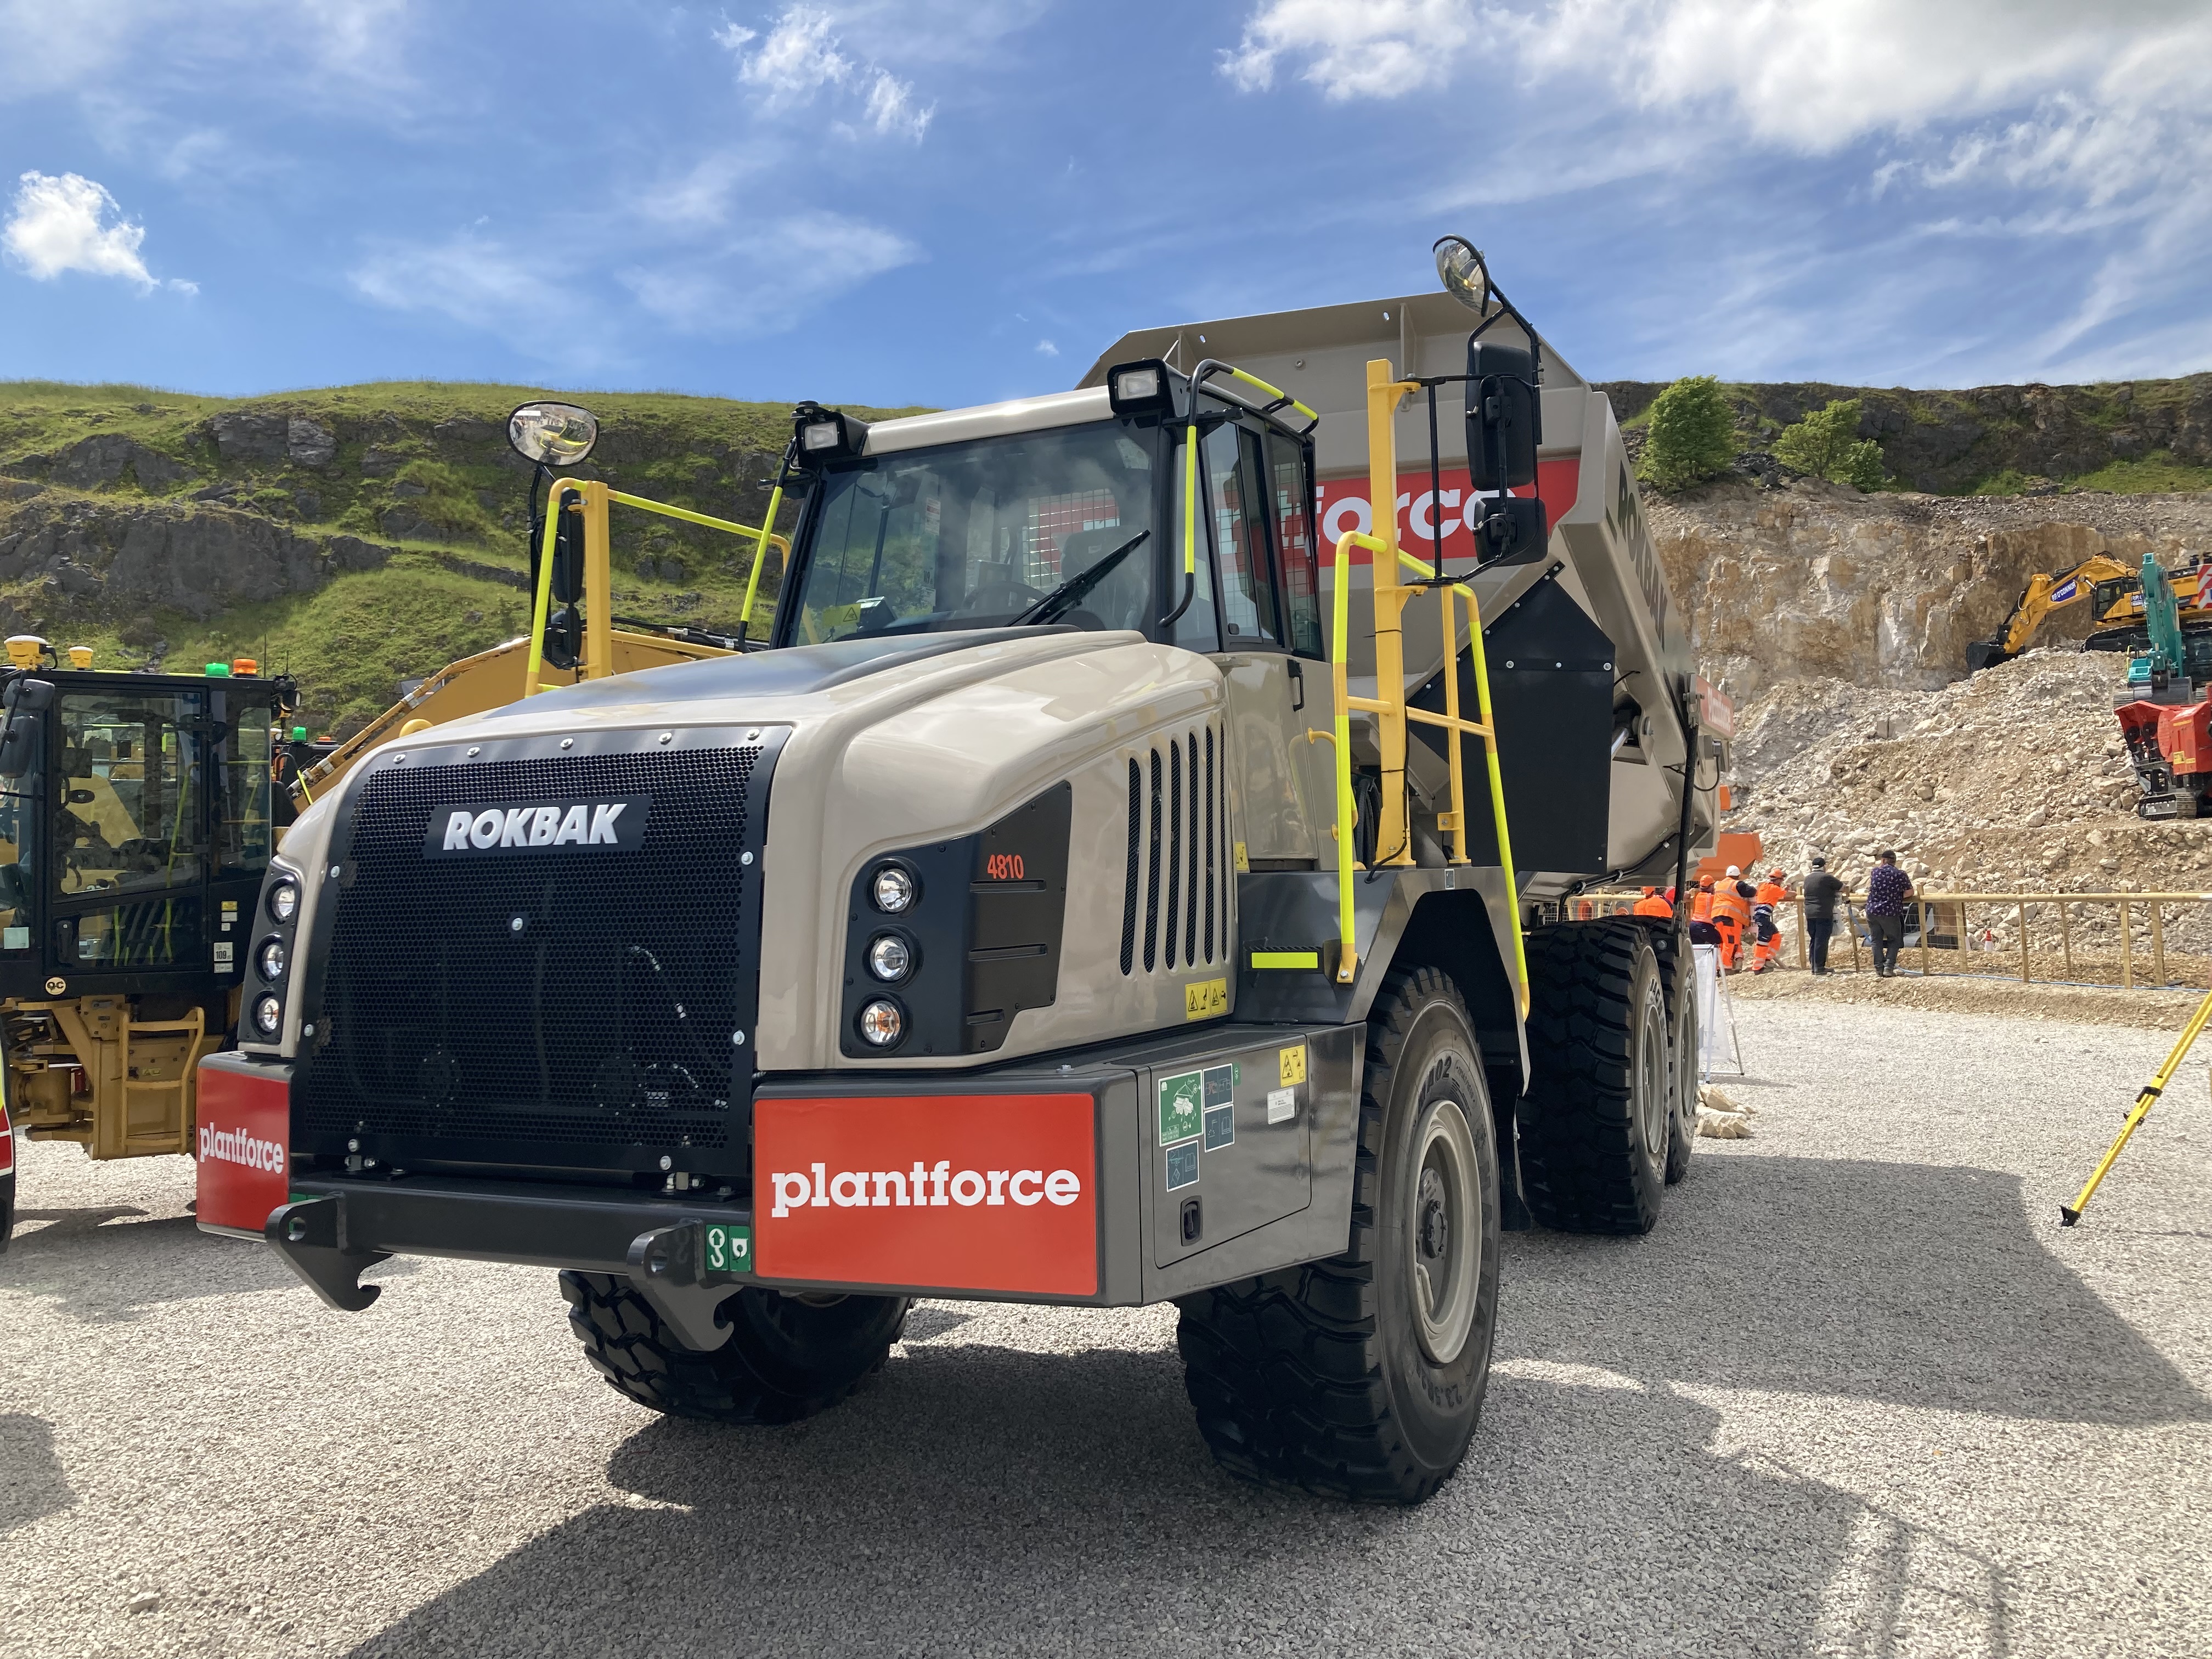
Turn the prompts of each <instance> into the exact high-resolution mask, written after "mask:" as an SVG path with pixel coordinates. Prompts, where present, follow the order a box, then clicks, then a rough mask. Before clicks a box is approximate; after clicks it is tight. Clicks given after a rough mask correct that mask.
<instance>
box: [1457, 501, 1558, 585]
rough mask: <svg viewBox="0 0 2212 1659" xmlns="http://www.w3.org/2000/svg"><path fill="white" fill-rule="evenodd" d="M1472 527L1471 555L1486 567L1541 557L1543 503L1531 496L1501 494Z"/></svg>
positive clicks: (1544, 538) (1530, 561) (1546, 540)
mask: <svg viewBox="0 0 2212 1659" xmlns="http://www.w3.org/2000/svg"><path fill="white" fill-rule="evenodd" d="M1488 505H1489V508H1490V510H1489V511H1488V512H1487V513H1485V514H1484V515H1483V517H1482V519H1481V520H1480V522H1479V523H1478V524H1477V525H1476V526H1475V532H1474V556H1475V560H1476V562H1477V563H1479V564H1480V565H1481V566H1483V567H1484V568H1488V567H1490V566H1492V565H1496V564H1534V563H1535V562H1536V561H1537V560H1539V559H1541V558H1542V557H1543V556H1544V552H1545V550H1546V548H1547V545H1548V544H1549V538H1548V537H1547V535H1546V534H1545V532H1544V504H1543V502H1541V501H1538V500H1536V499H1535V498H1534V496H1532V495H1501V496H1498V497H1497V498H1496V499H1494V500H1492V501H1491V502H1490V503H1489V504H1488Z"/></svg>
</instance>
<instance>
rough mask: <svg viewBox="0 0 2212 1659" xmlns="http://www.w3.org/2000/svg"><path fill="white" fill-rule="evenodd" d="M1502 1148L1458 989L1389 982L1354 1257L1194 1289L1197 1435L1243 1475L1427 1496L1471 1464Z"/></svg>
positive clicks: (1366, 1126) (1370, 1085) (1340, 1494)
mask: <svg viewBox="0 0 2212 1659" xmlns="http://www.w3.org/2000/svg"><path fill="white" fill-rule="evenodd" d="M1181 1306H1182V1322H1181V1324H1180V1325H1179V1327H1178V1328H1177V1330H1176V1346H1178V1347H1179V1348H1180V1349H1181V1350H1182V1358H1183V1368H1184V1369H1183V1379H1184V1386H1185V1387H1186V1388H1187V1389H1188V1391H1189V1394H1190V1400H1191V1404H1192V1405H1193V1406H1194V1407H1196V1408H1197V1412H1198V1428H1199V1432H1200V1435H1202V1436H1203V1437H1205V1440H1206V1445H1207V1447H1208V1448H1209V1449H1211V1450H1212V1453H1213V1455H1214V1457H1215V1458H1216V1460H1217V1461H1218V1462H1219V1463H1220V1464H1221V1466H1222V1467H1223V1468H1225V1469H1227V1470H1229V1471H1230V1472H1231V1474H1237V1475H1241V1476H1243V1477H1244V1478H1245V1479H1247V1480H1267V1481H1277V1482H1281V1483H1285V1484H1288V1485H1291V1486H1303V1487H1304V1488H1305V1489H1306V1490H1307V1491H1309V1492H1317V1493H1320V1494H1322V1495H1323V1496H1326V1497H1330V1498H1351V1499H1353V1500H1356V1501H1358V1502H1363V1503H1374V1504H1418V1503H1419V1502H1420V1501H1421V1500H1422V1499H1424V1498H1427V1497H1428V1496H1429V1495H1430V1494H1431V1493H1432V1492H1435V1491H1436V1489H1437V1487H1438V1486H1442V1485H1443V1482H1444V1480H1446V1478H1447V1477H1449V1475H1450V1474H1451V1473H1452V1471H1453V1470H1454V1469H1455V1468H1458V1467H1459V1463H1460V1460H1461V1459H1462V1457H1464V1456H1465V1455H1466V1454H1467V1447H1468V1441H1469V1440H1470V1439H1471V1438H1472V1437H1473V1436H1474V1426H1475V1422H1476V1419H1478V1418H1479V1417H1480V1415H1481V1412H1482V1401H1483V1395H1484V1392H1485V1390H1486V1389H1487V1387H1488V1385H1489V1380H1490V1347H1491V1338H1492V1330H1493V1327H1494V1325H1495V1322H1496V1319H1497V1314H1498V1144H1497V1135H1496V1131H1495V1128H1494V1127H1493V1126H1492V1121H1491V1115H1490V1097H1489V1094H1488V1092H1487V1091H1486V1089H1485V1088H1484V1086H1483V1075H1482V1050H1481V1048H1480V1047H1479V1046H1478V1045H1477V1043H1476V1042H1475V1038H1474V1028H1473V1026H1472V1024H1470V1023H1469V1021H1468V1016H1467V1007H1466V1005H1465V1004H1464V1003H1463V1002H1462V1000H1460V994H1459V990H1458V987H1455V985H1454V984H1453V983H1452V981H1450V980H1449V978H1447V977H1446V976H1445V975H1443V974H1441V973H1438V972H1437V971H1436V970H1435V969H1429V968H1423V969H1413V970H1412V971H1410V972H1401V973H1397V974H1394V975H1392V976H1391V977H1390V978H1389V980H1388V981H1385V983H1384V985H1383V992H1382V994H1381V995H1380V996H1379V997H1378V998H1377V999H1376V1003H1375V1008H1374V1012H1372V1013H1371V1014H1370V1015H1369V1017H1368V1021H1367V1063H1366V1072H1365V1076H1364V1080H1363V1083H1362V1085H1361V1091H1360V1100H1359V1145H1358V1153H1357V1167H1356V1170H1355V1173H1354V1176H1353V1188H1352V1237H1351V1248H1350V1249H1347V1250H1346V1252H1345V1253H1344V1254H1343V1255H1340V1256H1334V1257H1331V1258H1330V1259H1329V1260H1328V1261H1316V1262H1310V1263H1308V1264H1307V1265H1306V1266H1304V1267H1290V1268H1285V1269H1282V1270H1280V1271H1279V1272H1276V1273H1263V1274H1261V1276H1260V1277H1258V1278H1256V1279H1243V1280H1240V1281H1239V1282H1237V1283H1236V1284H1233V1285H1221V1286H1219V1287H1218V1288H1216V1289H1213V1290H1211V1291H1201V1292H1200V1294H1198V1295H1196V1296H1193V1297H1187V1298H1185V1299H1184V1300H1183V1301H1182V1304H1181Z"/></svg>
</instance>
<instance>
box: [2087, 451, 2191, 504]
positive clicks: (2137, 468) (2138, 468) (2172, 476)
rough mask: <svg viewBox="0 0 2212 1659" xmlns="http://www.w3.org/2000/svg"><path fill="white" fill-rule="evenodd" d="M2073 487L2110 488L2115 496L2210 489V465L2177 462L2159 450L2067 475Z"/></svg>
mask: <svg viewBox="0 0 2212 1659" xmlns="http://www.w3.org/2000/svg"><path fill="white" fill-rule="evenodd" d="M2067 483H2068V484H2069V486H2070V487H2072V488H2073V489H2109V490H2111V491H2112V492H2113V493H2114V494H2115V495H2151V494H2154V493H2163V492H2166V491H2170V490H2178V489H2212V466H2196V465H2191V463H2189V462H2187V461H2177V460H2175V459H2173V457H2172V456H2171V455H2168V454H2166V453H2163V452H2160V453H2156V454H2152V455H2146V456H2143V457H2142V458H2141V459H2137V460H2132V461H2114V462H2113V463H2112V465H2109V466H2100V467H2099V468H2098V469H2097V470H2096V471H2094V472H2085V473H2083V474H2082V475H2081V477H2077V478H2069V479H2068V480H2067Z"/></svg>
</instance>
